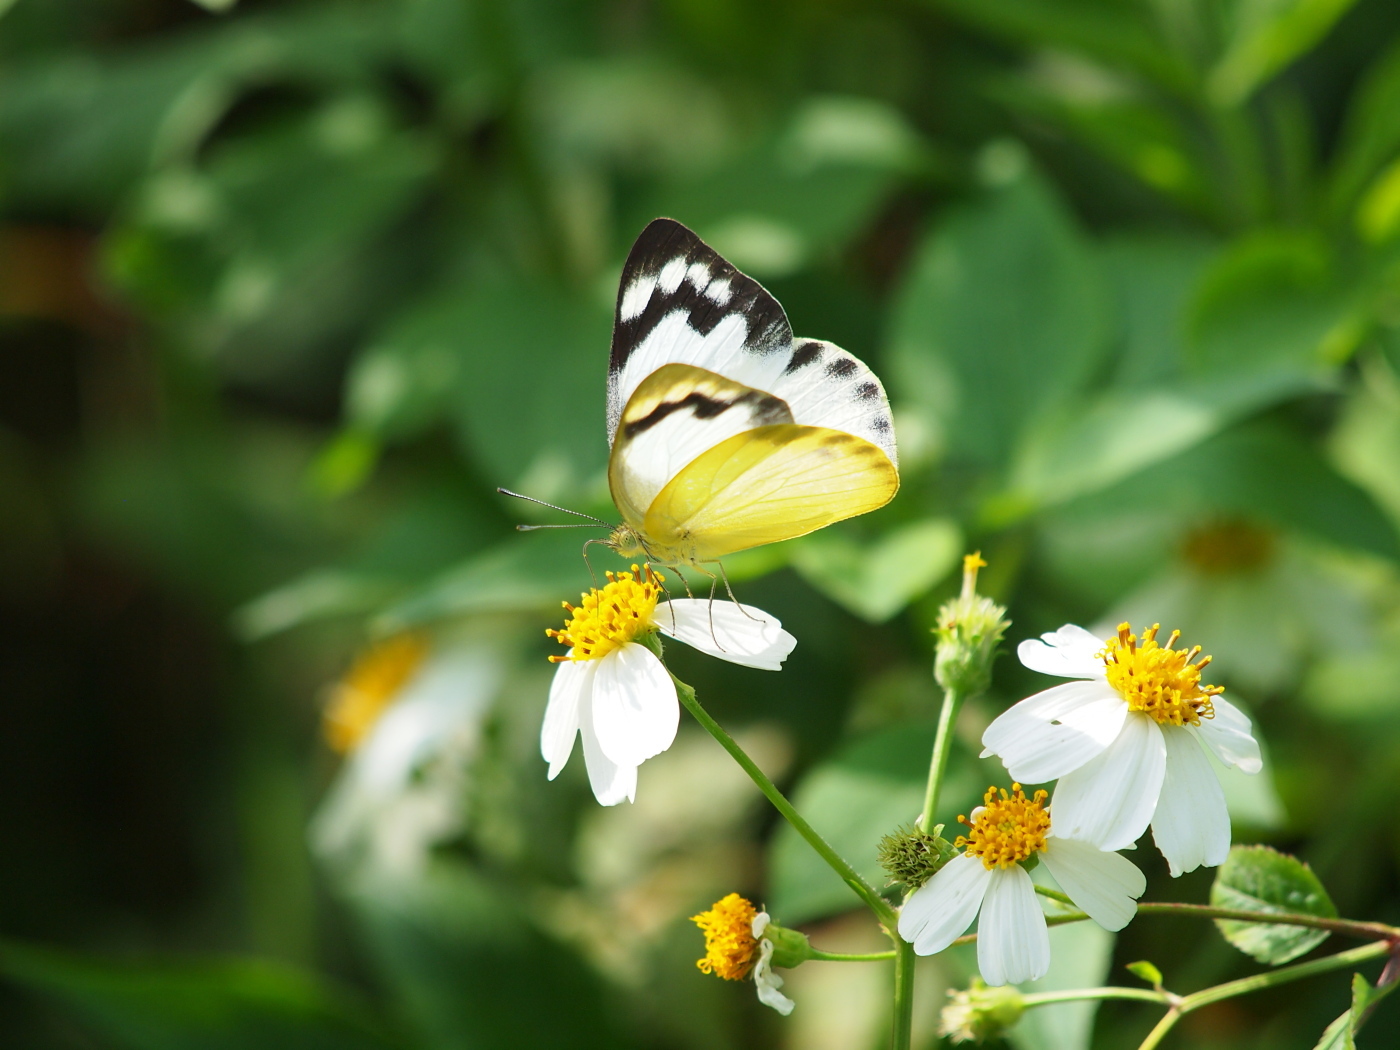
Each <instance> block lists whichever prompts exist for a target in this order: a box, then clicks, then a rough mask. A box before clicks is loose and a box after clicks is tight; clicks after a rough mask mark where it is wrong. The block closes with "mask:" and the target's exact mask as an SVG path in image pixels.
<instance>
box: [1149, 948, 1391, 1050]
mask: <svg viewBox="0 0 1400 1050" xmlns="http://www.w3.org/2000/svg"><path fill="white" fill-rule="evenodd" d="M1393 947H1394V945H1393V944H1392V942H1390V941H1374V942H1372V943H1371V944H1363V945H1362V946H1361V947H1359V948H1351V949H1349V950H1347V951H1344V952H1338V953H1337V954H1336V955H1329V956H1327V958H1325V959H1314V960H1312V961H1311V962H1305V963H1299V964H1298V965H1297V966H1284V967H1282V968H1280V969H1277V970H1269V971H1268V972H1267V973H1256V974H1254V975H1253V976H1252V977H1241V978H1240V979H1239V980H1238V981H1227V982H1226V983H1224V984H1218V985H1216V986H1215V987H1214V988H1204V989H1202V990H1201V991H1199V992H1192V993H1191V994H1190V995H1185V996H1182V997H1181V998H1180V999H1179V1000H1177V1001H1176V1003H1175V1004H1174V1005H1173V1006H1172V1008H1171V1009H1170V1010H1168V1011H1167V1012H1166V1014H1165V1015H1164V1016H1163V1017H1162V1019H1161V1020H1160V1021H1158V1022H1157V1025H1156V1027H1154V1028H1153V1029H1152V1031H1150V1032H1148V1033H1147V1038H1146V1039H1144V1040H1143V1041H1142V1043H1141V1044H1140V1045H1139V1046H1138V1050H1155V1048H1156V1046H1157V1045H1158V1044H1159V1043H1161V1041H1162V1040H1163V1039H1164V1038H1165V1037H1166V1034H1167V1033H1168V1032H1169V1031H1171V1029H1172V1026H1173V1025H1175V1024H1176V1022H1177V1021H1178V1020H1180V1019H1181V1018H1182V1017H1183V1016H1185V1015H1186V1014H1189V1013H1190V1012H1191V1011H1192V1010H1199V1009H1200V1008H1201V1007H1203V1006H1209V1005H1210V1004H1211V1003H1218V1002H1220V1001H1221V1000H1222V999H1233V998H1234V997H1235V996H1237V995H1246V994H1248V993H1249V992H1257V991H1259V990H1260V989H1263V988H1272V987H1273V986H1274V985H1276V984H1287V983H1288V982H1289V981H1298V980H1301V979H1302V978H1304V977H1312V976H1314V975H1315V974H1319V973H1327V972H1328V971H1330V970H1340V969H1343V968H1345V967H1351V966H1353V965H1355V964H1357V963H1361V962H1365V961H1366V960H1368V959H1374V958H1377V957H1379V956H1382V955H1388V954H1389V953H1390V952H1391V951H1392V949H1393Z"/></svg>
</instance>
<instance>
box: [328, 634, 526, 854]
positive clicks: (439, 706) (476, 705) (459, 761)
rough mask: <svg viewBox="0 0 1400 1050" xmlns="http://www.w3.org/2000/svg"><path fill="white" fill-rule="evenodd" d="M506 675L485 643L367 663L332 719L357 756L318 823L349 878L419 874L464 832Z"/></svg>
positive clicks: (372, 654)
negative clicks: (486, 724) (440, 847)
mask: <svg viewBox="0 0 1400 1050" xmlns="http://www.w3.org/2000/svg"><path fill="white" fill-rule="evenodd" d="M503 671H504V668H503V664H502V658H501V657H500V655H499V649H498V647H496V646H492V645H490V644H489V643H487V642H485V641H473V642H466V643H460V644H451V645H440V646H438V647H436V648H433V649H429V648H428V646H427V644H426V643H425V642H423V641H421V640H416V639H414V640H405V639H402V638H400V639H391V640H390V641H388V642H385V643H381V644H380V645H378V646H375V647H373V648H371V649H370V650H369V651H368V652H367V653H366V654H365V655H364V656H363V657H361V659H360V660H359V661H358V662H357V663H356V666H355V668H353V669H352V671H351V673H350V674H349V675H347V676H346V679H345V680H344V681H343V682H342V683H341V684H340V686H339V687H338V688H337V690H336V694H335V696H334V697H333V699H332V703H331V705H330V708H329V710H328V712H327V735H328V736H329V737H330V738H331V740H332V741H341V742H343V743H344V745H345V747H346V748H347V749H349V752H350V753H349V754H348V756H347V757H346V760H345V764H344V766H343V768H342V769H341V771H340V775H339V777H338V778H337V780H336V782H335V784H334V785H333V786H332V788H331V790H330V792H329V794H328V795H327V797H326V799H325V801H324V802H323V803H322V805H321V808H320V811H319V812H318V813H317V815H316V818H315V820H314V821H313V823H312V827H311V841H312V845H313V847H314V848H315V850H316V852H317V853H318V854H319V855H320V856H322V857H323V858H325V859H326V860H328V861H330V862H332V863H334V864H335V865H336V866H337V867H338V868H340V869H341V870H342V871H344V872H346V873H349V874H354V873H363V874H368V875H374V876H391V877H407V876H413V875H415V874H417V873H418V872H419V871H420V869H421V867H422V865H423V862H424V861H425V859H426V858H427V856H428V854H429V852H430V850H431V849H432V847H433V846H434V845H435V844H436V843H438V842H441V841H443V840H444V839H446V838H448V837H450V836H451V835H453V834H455V833H456V832H457V831H458V830H459V829H460V828H461V822H462V804H463V794H464V791H465V786H466V785H465V770H466V767H467V765H468V763H469V762H470V760H471V758H472V757H473V756H474V754H475V752H476V749H477V745H478V741H479V730H480V724H481V720H482V718H483V716H484V715H485V713H486V711H487V709H488V707H489V706H490V703H491V701H492V699H493V698H494V696H495V694H496V692H497V689H498V688H499V686H500V683H501V679H502V676H503ZM352 693H358V696H357V697H354V696H351V694H352ZM352 712H353V713H355V717H353V718H352V717H351V713H352Z"/></svg>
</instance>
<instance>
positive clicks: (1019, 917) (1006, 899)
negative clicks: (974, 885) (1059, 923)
mask: <svg viewBox="0 0 1400 1050" xmlns="http://www.w3.org/2000/svg"><path fill="white" fill-rule="evenodd" d="M991 876H992V878H991V882H990V884H989V885H988V887H987V899H986V900H985V901H983V902H982V918H981V920H980V921H979V922H978V923H977V968H978V969H979V970H981V971H982V980H984V981H986V982H987V983H988V984H990V985H993V986H995V985H1001V984H1022V983H1024V982H1026V981H1034V980H1035V979H1036V978H1037V977H1044V976H1045V971H1046V970H1048V969H1050V931H1049V929H1048V928H1047V927H1046V925H1045V913H1044V912H1043V911H1041V910H1040V903H1039V902H1038V901H1037V900H1036V899H1035V883H1033V882H1031V877H1030V875H1028V874H1026V869H1025V868H1023V867H1021V865H1019V864H1013V865H1012V866H1011V867H1009V868H997V869H996V870H995V871H993V872H991Z"/></svg>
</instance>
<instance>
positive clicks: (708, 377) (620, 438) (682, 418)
mask: <svg viewBox="0 0 1400 1050" xmlns="http://www.w3.org/2000/svg"><path fill="white" fill-rule="evenodd" d="M791 422H792V413H791V412H790V411H789V409H788V406H787V405H786V404H784V403H783V401H782V400H781V399H779V398H776V397H774V396H772V395H771V394H766V393H764V392H762V391H760V390H754V389H753V388H752V387H747V386H744V385H743V384H742V383H736V382H734V381H733V380H731V379H726V378H725V377H724V376H721V375H717V374H716V373H714V372H710V371H707V370H705V369H703V368H696V367H694V366H693V365H676V364H672V365H663V366H662V367H660V368H658V369H657V370H656V371H655V372H652V373H651V375H649V376H647V377H646V379H644V380H643V381H642V383H641V385H640V386H638V387H637V389H636V391H635V392H633V394H632V396H631V398H630V399H629V400H628V402H627V408H626V409H625V410H624V412H623V414H622V418H621V420H620V422H619V426H618V430H617V434H616V437H615V439H614V441H613V449H612V455H611V456H610V457H609V459H608V487H609V488H610V489H611V490H612V497H613V502H614V503H616V504H617V508H618V510H620V511H621V512H622V516H623V518H624V519H625V520H626V521H627V523H628V524H629V525H631V526H632V527H633V528H636V529H640V528H641V527H642V526H643V522H644V521H645V518H646V512H647V510H648V508H649V507H650V506H651V503H652V500H653V499H655V498H656V494H657V493H658V492H660V491H661V490H662V488H664V487H665V485H666V483H667V482H669V481H670V480H671V479H672V478H673V477H675V476H676V475H677V474H679V473H680V472H681V471H682V470H683V469H684V468H685V467H686V465H687V464H689V463H690V462H691V461H692V460H694V459H695V458H696V457H697V456H699V455H700V454H701V453H702V452H705V451H706V450H708V449H710V448H712V447H713V446H715V445H717V444H719V443H720V442H721V441H724V440H725V439H727V438H730V437H732V436H734V435H735V434H739V433H742V432H744V431H746V430H752V429H754V428H755V427H761V426H767V425H770V424H775V423H791Z"/></svg>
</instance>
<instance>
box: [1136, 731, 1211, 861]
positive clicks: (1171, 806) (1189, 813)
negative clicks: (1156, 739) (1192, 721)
mask: <svg viewBox="0 0 1400 1050" xmlns="http://www.w3.org/2000/svg"><path fill="white" fill-rule="evenodd" d="M1162 736H1163V737H1165V738H1166V745H1167V777H1166V781H1165V783H1163V784H1162V797H1161V800H1160V801H1159V802H1158V803H1157V812H1156V813H1155V814H1153V816H1152V839H1153V841H1154V842H1156V843H1157V848H1158V849H1160V850H1161V851H1162V856H1164V857H1166V858H1167V865H1168V866H1169V867H1170V868H1171V873H1172V877H1173V878H1175V877H1176V876H1178V875H1181V874H1184V873H1185V872H1188V871H1195V870H1196V869H1197V868H1198V867H1200V866H1201V865H1202V864H1204V865H1206V867H1214V866H1215V865H1217V864H1223V863H1224V861H1225V857H1226V855H1227V854H1228V853H1229V852H1230V813H1229V811H1228V810H1227V809H1226V808H1225V792H1224V790H1223V789H1222V788H1221V787H1220V780H1219V779H1218V778H1217V777H1216V775H1215V770H1214V769H1212V768H1211V765H1210V761H1209V759H1207V758H1206V753H1205V751H1204V749H1203V748H1202V747H1201V743H1200V741H1199V740H1196V739H1194V737H1195V733H1194V732H1193V731H1192V730H1190V729H1186V728H1178V727H1177V726H1167V727H1164V728H1163V730H1162Z"/></svg>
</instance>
